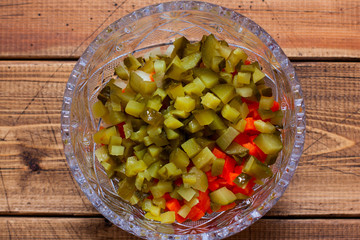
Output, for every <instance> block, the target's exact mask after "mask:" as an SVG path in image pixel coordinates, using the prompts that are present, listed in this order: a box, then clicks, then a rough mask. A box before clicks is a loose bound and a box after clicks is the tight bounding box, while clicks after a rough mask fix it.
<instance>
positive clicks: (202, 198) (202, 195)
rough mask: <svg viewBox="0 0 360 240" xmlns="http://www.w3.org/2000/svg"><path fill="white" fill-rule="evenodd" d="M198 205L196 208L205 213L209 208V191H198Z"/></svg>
mask: <svg viewBox="0 0 360 240" xmlns="http://www.w3.org/2000/svg"><path fill="white" fill-rule="evenodd" d="M198 199H199V203H198V204H196V206H197V207H198V208H199V209H201V210H202V211H203V212H206V211H207V210H208V208H210V197H209V191H208V190H206V191H205V192H202V191H199V197H198Z"/></svg>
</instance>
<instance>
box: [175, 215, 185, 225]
mask: <svg viewBox="0 0 360 240" xmlns="http://www.w3.org/2000/svg"><path fill="white" fill-rule="evenodd" d="M175 219H176V221H177V222H178V223H183V222H185V221H186V218H183V217H182V216H180V215H179V214H175Z"/></svg>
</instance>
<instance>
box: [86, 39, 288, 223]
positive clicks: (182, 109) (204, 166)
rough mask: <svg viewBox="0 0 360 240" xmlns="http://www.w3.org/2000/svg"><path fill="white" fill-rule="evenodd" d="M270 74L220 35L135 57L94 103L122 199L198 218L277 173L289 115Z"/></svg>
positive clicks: (106, 162)
mask: <svg viewBox="0 0 360 240" xmlns="http://www.w3.org/2000/svg"><path fill="white" fill-rule="evenodd" d="M265 77H266V76H265V74H264V73H263V72H262V71H261V66H260V65H259V63H258V62H256V61H250V60H249V59H248V56H247V54H246V53H245V51H243V50H242V49H240V48H235V49H234V48H232V47H230V46H229V45H228V44H227V43H226V42H225V41H222V40H220V41H219V40H217V39H216V38H215V37H214V36H213V35H208V36H203V38H202V39H201V40H200V41H198V42H190V41H188V40H187V39H186V38H185V37H181V38H178V39H176V40H175V41H174V43H173V45H171V47H169V48H168V49H167V50H166V52H161V51H153V52H151V53H149V54H147V55H146V56H142V57H135V56H133V55H131V54H130V55H128V56H127V57H126V58H125V59H124V61H123V62H121V63H120V64H119V65H118V66H116V67H115V69H114V78H113V79H111V80H110V81H109V82H108V83H107V84H106V86H105V87H104V88H102V89H101V91H100V93H99V95H98V101H97V102H95V103H94V104H93V106H92V111H93V115H94V117H96V118H101V119H102V122H103V123H104V124H103V126H102V127H100V129H99V131H98V132H96V133H95V134H94V136H93V140H94V142H95V143H96V146H97V147H96V151H95V155H96V158H97V160H98V161H99V162H100V163H101V165H102V166H103V168H104V169H105V171H106V173H107V175H108V177H109V178H117V179H118V180H119V184H118V195H119V196H120V197H121V198H122V199H123V200H124V201H127V202H129V203H130V204H132V205H138V206H139V207H140V208H141V209H142V210H144V211H145V212H146V213H145V217H146V218H148V219H151V220H155V221H160V222H162V223H173V222H175V221H177V222H180V223H181V222H184V221H186V220H191V221H197V220H199V219H201V218H202V217H203V216H204V215H205V214H211V213H213V212H221V211H226V210H228V209H231V208H233V207H235V206H236V204H237V202H239V201H243V200H244V199H246V198H249V197H250V196H251V195H252V194H253V192H254V190H253V188H254V186H255V185H256V184H259V185H261V184H263V182H264V180H266V179H267V178H270V177H272V176H273V172H272V170H271V168H270V165H272V164H274V163H275V161H276V159H277V156H278V154H279V152H280V151H281V149H282V147H283V144H282V141H281V137H280V133H281V132H280V130H281V128H282V119H283V112H282V111H281V109H280V105H279V103H278V102H277V101H275V98H274V96H273V93H272V89H271V88H270V87H268V86H267V85H266V84H265V81H264V79H265Z"/></svg>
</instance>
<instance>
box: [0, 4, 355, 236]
mask: <svg viewBox="0 0 360 240" xmlns="http://www.w3.org/2000/svg"><path fill="white" fill-rule="evenodd" d="M162 1H163V0H161V1H155V2H162ZM164 1H165V0H164ZM155 2H154V1H137V0H124V1H122V0H120V1H117V0H111V1H109V0H103V1H99V0H93V1H90V0H84V1H79V0H74V1H70V0H61V1H55V0H49V1H45V0H42V1H32V0H22V1H20V0H3V1H1V2H0V10H1V13H0V181H1V182H0V239H138V238H136V237H134V236H133V235H131V234H128V233H126V232H125V231H123V230H121V229H119V228H117V227H115V226H114V225H112V224H111V223H110V222H108V221H105V220H104V218H103V217H102V216H101V215H100V214H99V213H98V212H97V211H96V209H95V208H94V207H93V206H92V205H91V203H90V202H89V201H88V199H87V198H86V196H85V195H84V194H83V193H82V192H81V190H80V188H79V187H78V186H77V183H76V182H75V180H74V179H73V177H72V176H71V174H70V171H69V168H68V166H67V164H66V160H65V156H64V153H63V147H62V143H61V136H60V111H61V104H62V97H63V92H64V89H65V85H66V82H67V79H68V77H69V74H70V72H71V70H72V68H73V66H74V64H75V61H74V60H76V59H77V58H78V57H79V56H80V55H81V53H82V52H83V51H84V49H85V48H86V46H87V45H88V44H89V43H90V42H91V41H92V39H93V38H94V37H95V36H96V35H97V34H98V33H99V32H100V31H101V30H102V29H104V28H105V27H106V26H107V25H109V24H110V23H112V22H113V21H115V20H116V19H118V18H120V17H121V16H123V15H125V14H127V13H130V12H131V11H133V10H135V9H138V8H141V7H144V6H146V5H148V4H152V3H155ZM209 2H212V3H215V4H221V5H223V6H225V7H228V8H231V9H235V10H236V11H238V12H240V13H242V14H244V15H245V16H247V17H250V18H251V19H253V20H254V21H255V22H257V23H259V24H260V25H261V26H262V27H263V28H264V29H265V30H266V31H268V32H269V33H270V34H271V35H272V36H273V37H274V38H275V39H276V41H278V43H279V44H280V45H281V47H282V48H283V49H284V50H285V52H286V54H287V55H288V56H290V58H291V59H292V60H293V61H294V62H293V63H294V66H295V68H296V71H297V75H298V77H299V80H300V81H301V84H302V88H303V91H304V99H305V104H306V116H307V121H306V124H307V126H306V130H307V135H306V143H305V148H304V153H303V155H302V157H301V161H300V164H299V166H298V168H297V170H296V174H295V176H294V178H293V179H292V181H291V184H290V186H289V187H288V189H287V190H286V192H285V194H284V195H283V197H282V198H281V199H280V201H279V202H278V203H277V204H276V206H275V207H274V208H273V209H272V210H271V211H270V212H269V213H268V214H266V216H265V217H264V218H263V219H261V220H259V221H258V222H256V223H255V224H254V225H253V226H251V227H250V228H248V229H246V230H245V231H243V232H241V233H239V234H236V235H234V236H232V237H230V238H229V239H359V238H360V191H359V189H360V181H359V180H360V146H359V145H360V127H359V126H360V101H359V99H360V91H359V90H360V41H359V39H360V1H359V0H343V1H338V0H329V1H322V0H315V1H300V0H296V1H285V0H262V1H252V0H242V1H234V0H227V1H222V2H219V1H214V0H211V1H209Z"/></svg>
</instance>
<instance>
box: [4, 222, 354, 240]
mask: <svg viewBox="0 0 360 240" xmlns="http://www.w3.org/2000/svg"><path fill="white" fill-rule="evenodd" d="M359 229H360V220H359V219H341V220H337V219H334V220H333V219H298V220H295V219H291V220H287V219H286V220H285V219H282V220H280V219H261V220H259V221H258V222H256V223H255V224H253V225H252V226H250V227H249V228H247V229H245V230H244V231H242V232H240V233H238V234H235V235H233V236H231V237H229V238H227V239H228V240H235V239H236V240H238V239H294V240H296V239H299V240H300V239H301V240H304V239H358V237H359V235H360V230H359ZM0 230H1V231H0V238H1V239H24V240H28V239H29V240H30V239H37V240H41V239H86V240H90V239H97V240H100V239H127V240H130V239H134V240H135V239H140V238H137V237H135V236H134V235H132V234H129V233H127V232H125V231H123V230H122V229H120V228H118V227H116V226H114V225H113V224H111V223H110V222H108V221H105V219H103V218H46V217H44V218H42V217H37V218H34V217H26V218H23V217H16V218H13V217H3V218H1V219H0Z"/></svg>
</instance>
